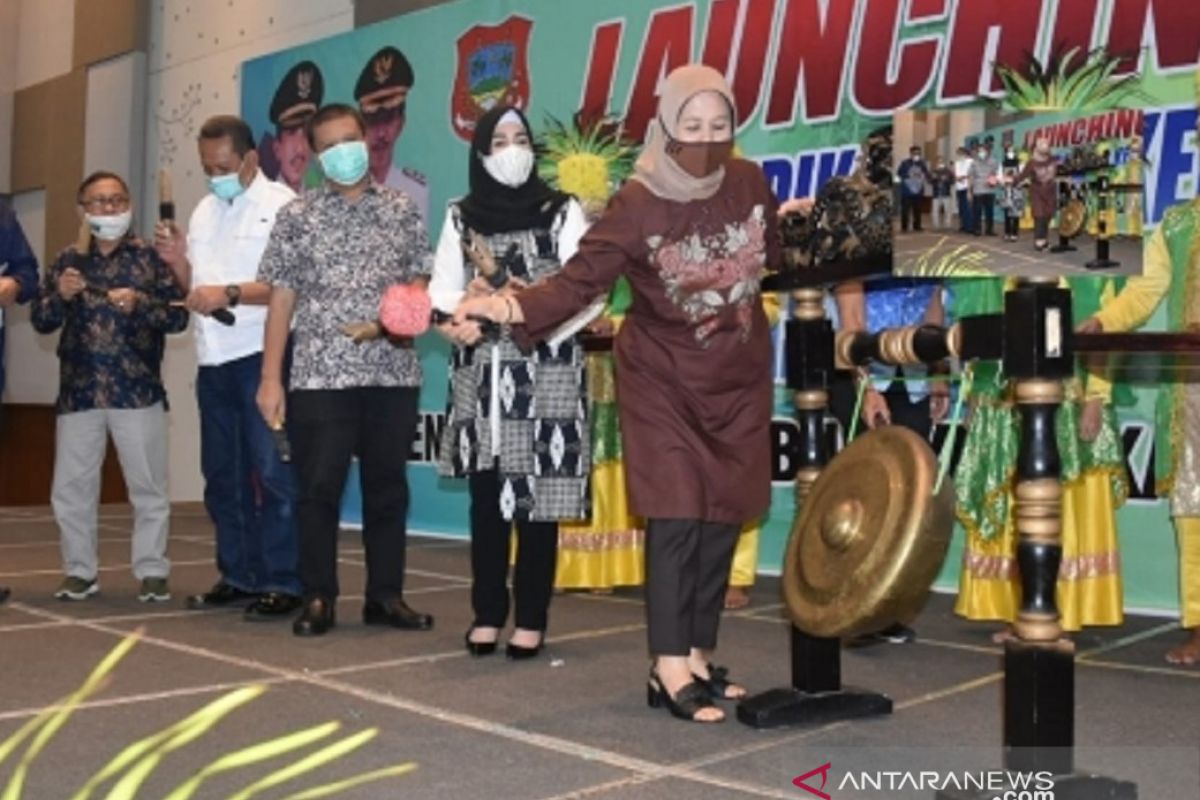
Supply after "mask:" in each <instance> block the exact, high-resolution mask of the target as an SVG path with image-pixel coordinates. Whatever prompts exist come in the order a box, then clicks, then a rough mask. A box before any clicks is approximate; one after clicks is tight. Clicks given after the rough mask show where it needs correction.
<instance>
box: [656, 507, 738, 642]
mask: <svg viewBox="0 0 1200 800" xmlns="http://www.w3.org/2000/svg"><path fill="white" fill-rule="evenodd" d="M741 529H742V528H741V526H740V525H731V524H727V523H721V522H702V521H700V520H696V519H650V520H647V521H646V623H647V628H648V631H649V637H650V654H651V655H653V656H686V655H687V654H688V652H689V651H690V650H691V649H692V648H693V647H695V648H698V649H700V650H712V649H714V648H715V647H716V646H717V628H718V626H719V625H720V622H721V609H722V608H723V607H724V605H725V589H726V588H727V585H728V583H729V569H730V567H731V566H732V565H733V550H734V547H735V546H736V545H737V538H738V534H739V533H741Z"/></svg>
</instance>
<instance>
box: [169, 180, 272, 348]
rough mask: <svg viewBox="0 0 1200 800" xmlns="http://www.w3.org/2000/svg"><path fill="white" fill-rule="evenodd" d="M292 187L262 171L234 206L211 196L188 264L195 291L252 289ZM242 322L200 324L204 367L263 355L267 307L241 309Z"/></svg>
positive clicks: (200, 214)
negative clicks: (243, 286) (247, 286)
mask: <svg viewBox="0 0 1200 800" xmlns="http://www.w3.org/2000/svg"><path fill="white" fill-rule="evenodd" d="M295 196H296V195H295V193H294V192H292V190H291V189H289V188H288V187H287V186H285V185H284V184H282V183H276V182H275V181H272V180H269V179H268V178H267V177H266V176H265V175H263V173H262V171H261V170H260V171H259V173H258V174H257V175H255V176H254V180H253V181H252V182H251V183H250V185H249V186H248V187H247V188H246V191H244V192H242V193H241V194H240V195H238V196H237V197H235V198H234V199H233V200H232V201H225V200H220V199H218V198H217V197H216V195H214V194H212V193H209V194H206V195H205V196H204V199H203V200H201V201H200V203H199V205H197V206H196V210H195V211H193V212H192V219H191V223H190V225H189V226H188V234H187V251H188V261H189V262H190V263H191V265H192V287H193V288H195V287H197V286H228V285H229V284H231V283H252V282H254V281H255V280H256V279H257V276H258V262H259V260H260V259H261V258H262V254H263V250H265V249H266V247H267V238H268V237H269V236H270V235H271V228H272V227H274V225H275V214H276V213H277V212H278V211H279V209H280V208H282V207H283V206H285V205H287V204H288V203H289V202H290V201H291V200H292V199H293V198H294V197H295ZM233 314H234V316H235V317H237V322H236V323H235V324H233V325H229V326H226V325H222V324H221V323H219V322H217V321H216V320H214V319H212V318H211V317H206V316H200V315H197V316H196V319H195V339H196V356H197V360H198V361H199V362H200V366H202V367H211V366H217V365H219V364H225V363H228V362H230V361H236V360H237V359H239V358H245V357H246V356H249V355H253V354H255V353H260V352H262V349H263V328H264V326H265V323H266V320H267V307H266V306H257V305H253V306H252V305H238V306H237V307H236V308H234V309H233Z"/></svg>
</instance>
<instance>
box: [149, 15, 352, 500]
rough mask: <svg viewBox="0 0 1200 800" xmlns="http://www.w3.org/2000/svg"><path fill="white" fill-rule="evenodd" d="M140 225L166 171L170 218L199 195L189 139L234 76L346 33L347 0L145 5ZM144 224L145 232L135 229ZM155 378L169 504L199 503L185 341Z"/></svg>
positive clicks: (231, 100)
mask: <svg viewBox="0 0 1200 800" xmlns="http://www.w3.org/2000/svg"><path fill="white" fill-rule="evenodd" d="M151 7H152V9H153V10H152V12H151V23H150V31H151V37H150V52H149V69H150V74H149V80H148V82H147V93H146V116H147V125H146V148H145V163H144V164H143V172H142V175H143V184H142V191H141V199H142V202H143V213H142V215H141V217H142V219H143V220H147V221H150V220H152V219H153V215H154V214H156V209H157V202H158V193H157V192H158V190H157V184H156V180H157V175H158V170H159V168H160V167H162V168H166V169H169V170H170V171H171V176H172V179H173V180H172V183H173V187H174V191H175V204H176V208H177V216H178V218H179V219H180V220H182V221H186V220H187V218H188V216H189V215H190V214H191V211H192V209H193V208H194V207H195V205H196V203H197V202H198V201H199V200H200V198H201V197H203V195H204V191H205V187H204V180H203V175H202V173H201V171H200V168H199V163H198V161H197V157H196V150H195V139H196V132H197V130H198V129H199V127H200V125H201V123H203V121H204V120H205V119H206V118H208V117H209V116H212V115H214V114H236V113H238V110H239V105H240V94H239V92H240V66H241V63H242V62H243V61H246V60H248V59H251V58H255V57H257V56H260V55H265V54H267V53H272V52H275V51H277V50H283V49H286V48H288V47H294V46H296V45H299V44H303V43H305V42H309V41H313V40H315V39H322V38H324V37H326V36H332V35H334V34H337V33H342V32H344V31H348V30H350V29H351V28H353V27H354V4H353V2H352V0H165V1H160V2H154V3H152V4H151ZM145 224H147V225H148V224H149V222H147V223H145ZM163 377H164V379H165V382H166V385H167V393H168V395H169V396H170V398H171V401H172V406H171V427H170V435H171V466H170V470H171V497H172V499H173V500H176V501H189V500H199V499H201V496H202V492H203V488H204V484H203V481H202V479H201V477H200V421H199V417H198V415H197V412H196V400H195V383H196V358H195V351H194V347H193V344H192V339H191V334H190V333H187V334H184V335H182V336H176V337H172V341H171V342H170V344H169V346H168V348H167V357H166V362H165V365H164V368H163Z"/></svg>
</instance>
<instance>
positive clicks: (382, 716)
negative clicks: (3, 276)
mask: <svg viewBox="0 0 1200 800" xmlns="http://www.w3.org/2000/svg"><path fill="white" fill-rule="evenodd" d="M130 521H131V518H130V515H129V512H128V509H126V508H124V507H106V508H105V509H103V511H102V518H101V523H100V554H101V561H102V573H101V583H102V591H101V593H100V594H99V595H97V596H95V597H93V598H91V599H89V600H87V601H84V602H79V603H69V602H62V601H58V600H55V599H53V598H52V596H51V595H52V592H53V591H54V589H55V588H56V587H57V585H58V582H59V580H60V578H61V575H60V562H59V553H58V546H57V534H56V528H55V525H54V522H53V520H52V519H51V517H50V516H49V512H48V510H47V509H7V510H0V585H8V586H10V587H12V589H13V596H12V598H11V599H10V600H9V601H8V603H6V604H5V605H3V606H0V669H2V670H3V678H4V679H3V680H2V681H0V742H2V741H3V740H4V739H5V738H6V737H8V736H10V735H11V734H13V733H15V732H17V731H18V730H19V729H20V728H21V726H22V725H25V724H26V723H28V722H29V721H30V720H32V719H34V718H35V717H36V715H38V714H39V713H40V712H42V711H44V710H45V709H46V708H47V707H49V706H53V705H55V704H56V703H57V702H58V701H59V700H60V699H61V698H63V697H65V696H67V695H69V694H70V693H71V692H73V691H74V690H75V689H76V688H78V687H79V686H80V685H81V684H82V682H83V681H84V679H85V678H86V676H87V675H88V674H89V672H90V671H91V670H92V669H93V668H94V667H95V666H96V665H97V664H98V663H99V662H100V661H101V660H102V659H103V658H104V657H105V655H106V654H107V653H109V652H110V651H111V650H112V648H113V647H114V646H116V645H117V644H118V643H119V642H120V641H121V640H122V639H123V638H124V637H127V636H129V635H130V634H132V633H134V632H140V634H141V639H140V640H139V642H138V643H137V645H136V646H135V647H134V648H133V650H132V651H131V652H130V653H129V654H128V655H127V656H126V657H125V659H124V660H123V661H122V662H121V663H120V664H119V665H118V666H117V668H116V669H115V671H114V672H113V673H112V675H111V677H110V679H109V680H108V681H107V682H106V683H104V684H103V685H102V686H101V687H100V689H99V691H97V692H96V693H95V694H94V695H93V696H92V697H91V698H90V699H89V700H88V701H87V702H86V703H85V704H84V705H83V706H82V707H81V708H79V709H77V710H76V711H75V712H74V713H73V714H72V715H71V716H70V718H69V719H67V720H66V723H65V724H64V725H63V726H62V728H61V729H60V730H59V732H58V733H57V734H56V735H55V736H54V737H53V738H51V739H49V741H48V742H47V743H46V744H45V747H44V749H43V750H42V751H41V753H40V754H39V755H38V756H37V758H36V759H34V760H32V762H31V763H30V764H29V765H28V770H27V773H26V775H25V787H26V788H25V791H24V794H22V795H18V796H19V797H23V798H25V800H59V799H62V798H68V797H70V796H71V794H72V792H73V791H74V790H76V789H77V788H79V786H80V785H82V784H83V783H84V782H85V781H86V780H87V779H88V778H89V776H91V775H93V774H94V773H95V772H96V771H97V770H99V769H100V767H102V766H103V765H104V764H105V763H107V762H108V761H109V760H110V759H112V758H113V757H114V756H116V755H117V754H118V753H120V752H121V751H122V749H123V748H125V747H126V746H127V745H130V744H132V743H134V742H136V741H138V740H141V739H143V738H144V737H148V736H151V735H152V734H154V733H156V732H158V731H160V730H162V729H164V728H166V727H167V726H170V725H172V724H174V723H176V722H178V721H179V720H181V719H183V718H185V717H187V716H188V715H190V714H192V713H193V712H195V711H197V710H198V709H200V708H202V707H203V706H205V705H206V704H209V703H211V702H213V701H214V700H216V699H218V698H219V697H221V696H222V695H225V694H227V693H229V692H231V691H234V690H236V689H238V688H241V687H246V686H252V685H259V686H262V687H264V688H265V693H264V694H262V695H261V696H258V697H257V698H256V699H254V700H252V701H251V702H248V703H246V704H244V705H241V706H240V707H238V708H236V710H234V711H232V712H231V713H229V714H228V715H227V716H225V717H224V718H223V719H222V720H221V721H220V722H218V723H217V724H216V725H215V726H213V727H212V728H211V729H209V730H208V731H207V732H206V733H204V734H203V735H199V736H197V737H195V738H194V739H192V740H190V741H186V742H178V744H179V746H178V747H177V748H175V749H172V748H167V749H168V751H169V752H165V753H163V754H162V757H161V759H159V760H157V761H156V762H155V764H154V765H153V766H154V768H153V769H152V770H151V771H150V772H149V773H148V777H147V779H146V781H145V784H144V787H143V789H144V793H141V794H138V795H137V797H146V798H163V797H166V796H167V795H168V794H169V793H170V791H171V790H172V789H174V788H175V787H177V786H179V785H180V784H182V783H183V782H184V781H186V780H187V779H189V778H190V777H192V776H195V775H197V774H198V773H200V771H201V770H202V768H204V767H205V765H208V764H211V763H212V762H214V761H215V760H216V759H218V758H219V757H221V756H222V755H223V754H225V753H227V752H230V751H235V750H239V749H241V748H245V747H248V746H250V745H252V744H255V743H258V742H264V741H267V740H271V739H274V738H277V737H281V736H283V735H285V734H289V733H294V732H296V731H301V730H306V729H311V728H312V727H313V726H316V725H320V724H322V723H326V722H330V721H334V722H337V723H340V729H339V730H338V731H337V732H336V733H331V734H329V735H328V736H326V737H325V738H321V739H320V741H319V742H315V743H311V744H309V745H307V746H305V747H303V748H300V749H297V750H295V751H293V752H291V753H290V754H283V755H276V756H274V757H271V758H269V759H267V760H264V761H262V762H260V763H257V764H252V765H247V766H240V767H236V768H232V769H228V770H221V771H213V772H212V774H211V775H210V774H209V773H204V777H205V780H204V781H203V784H202V789H201V791H200V792H199V793H197V794H196V795H195V797H197V798H199V797H212V798H216V797H221V798H226V797H231V796H233V795H234V793H235V792H236V791H237V790H239V789H240V788H243V787H246V786H249V785H250V784H252V783H254V782H255V781H256V780H259V779H260V778H262V777H264V776H265V775H268V774H270V773H272V772H274V771H276V770H279V769H282V768H285V767H287V766H289V765H295V764H297V762H301V761H302V759H304V758H305V757H306V756H308V755H309V754H310V753H312V752H314V751H315V750H317V749H318V748H320V747H321V746H322V745H327V744H331V743H333V742H335V741H339V740H341V739H345V738H346V737H349V736H352V735H355V734H358V733H360V732H363V731H370V730H374V731H376V735H375V736H374V737H373V738H371V739H370V740H369V741H367V742H366V743H365V744H363V745H362V746H361V747H358V748H357V749H354V750H352V751H351V752H349V753H347V754H345V755H344V756H343V757H341V758H339V759H337V760H334V761H332V762H330V763H328V764H325V765H323V766H321V767H320V768H319V769H318V770H316V771H315V772H309V773H306V774H304V775H301V776H298V777H297V778H295V779H294V780H291V781H289V782H287V783H284V784H281V785H279V786H277V787H274V788H270V789H268V790H266V791H264V792H263V793H261V794H258V793H256V794H253V795H252V796H253V797H255V798H258V797H264V798H266V797H271V798H283V797H289V796H293V794H294V793H296V792H298V791H300V790H301V789H303V788H305V787H311V786H317V785H323V784H328V783H331V782H336V781H340V780H343V779H348V778H351V777H352V776H355V775H359V774H362V773H368V772H371V771H373V770H379V769H383V768H387V767H390V766H395V765H401V764H408V763H413V764H415V765H416V768H415V769H414V770H412V771H411V772H408V773H407V774H404V775H400V776H395V777H389V778H387V779H385V780H382V781H378V782H374V783H369V784H362V785H359V786H355V787H351V788H349V789H347V790H346V791H345V792H343V793H342V794H339V795H336V796H338V797H344V798H372V799H373V800H378V799H379V798H430V800H433V799H434V798H437V799H438V800H443V799H444V800H451V799H452V798H503V799H507V798H514V799H519V800H526V799H529V800H537V799H544V800H549V799H550V798H568V797H587V798H597V799H598V800H608V798H630V799H631V800H643V799H645V800H650V799H651V798H672V800H680V799H681V798H714V799H716V800H725V798H730V799H732V798H753V797H777V798H797V797H809V798H811V797H813V796H815V795H814V794H812V793H811V792H809V791H805V790H804V789H802V788H798V787H797V786H795V785H793V779H794V778H796V777H797V776H799V775H803V774H804V773H807V772H809V771H810V770H812V769H814V768H816V767H820V766H821V765H822V764H824V763H830V764H831V765H832V767H831V770H830V772H829V780H830V784H829V785H828V786H827V787H826V789H825V791H826V793H827V794H829V795H830V796H831V797H832V798H837V800H842V798H852V797H872V798H879V797H889V798H891V797H931V793H930V792H915V793H914V792H905V791H899V792H892V793H881V792H874V791H862V792H858V791H857V790H855V789H854V788H846V784H845V780H846V778H847V776H849V775H851V774H852V773H854V772H856V771H873V772H878V771H880V770H887V769H912V770H919V769H945V770H965V769H967V768H968V767H970V768H973V769H991V768H995V767H998V766H999V765H1000V763H1001V752H1000V745H1001V727H1000V724H1001V723H1000V721H1001V713H1002V700H1001V690H1002V677H1003V674H1002V672H1001V649H1000V648H999V647H998V646H997V645H995V644H993V643H992V641H991V634H992V633H993V631H994V630H995V626H992V625H978V624H970V623H967V622H964V621H963V620H961V619H959V618H958V617H955V616H954V615H953V613H952V610H951V609H952V601H953V598H951V597H948V596H934V597H932V598H931V601H930V603H929V604H928V606H927V608H926V610H925V611H924V613H923V614H922V616H921V617H920V618H919V619H918V620H917V622H916V625H915V627H916V629H917V631H918V634H919V638H918V640H917V642H915V643H913V644H907V645H891V644H879V645H874V646H869V647H860V648H847V649H845V650H844V651H843V657H842V671H843V677H844V680H845V681H846V683H847V684H852V685H855V686H859V687H869V688H870V689H873V690H876V691H880V692H884V693H886V694H887V695H889V696H890V697H891V698H893V700H894V701H895V712H894V713H893V714H892V715H891V716H889V717H886V718H880V719H871V720H858V721H851V722H838V723H833V724H827V725H821V726H807V727H800V728H793V729H787V730H772V731H759V730H754V729H751V728H749V727H746V726H744V725H741V724H740V723H738V722H736V721H735V720H732V719H731V720H729V721H728V722H726V723H725V724H722V725H708V726H702V725H695V724H688V723H684V722H680V721H678V720H675V719H673V718H671V717H669V716H668V715H667V714H666V713H664V712H663V711H662V710H657V711H656V710H652V709H649V708H647V707H646V702H645V678H646V670H647V665H648V662H647V658H646V656H645V646H646V642H645V627H644V618H643V613H642V604H641V593H640V590H621V591H618V592H617V593H615V594H612V595H593V594H588V593H566V594H559V595H556V596H555V598H554V602H553V605H552V607H551V630H550V635H549V644H548V646H547V648H546V650H545V651H544V652H543V654H542V656H541V657H539V658H537V659H535V660H532V661H529V662H523V663H510V662H506V661H505V660H504V658H503V656H502V655H501V656H493V657H489V658H482V659H473V658H470V657H469V656H468V655H467V654H466V653H465V651H464V648H463V647H462V637H463V633H464V631H465V629H466V627H467V625H468V623H469V620H470V612H469V607H468V603H469V592H468V589H469V564H468V558H467V547H466V544H465V543H463V542H456V541H446V540H438V539H431V538H424V537H418V536H414V537H413V538H412V539H411V541H410V549H409V566H410V571H409V579H408V589H407V597H408V600H409V602H410V603H411V604H412V605H413V606H414V607H416V608H418V609H420V610H423V611H429V612H431V613H433V614H434V615H435V616H436V620H437V621H436V626H435V629H434V630H433V631H430V632H424V633H411V632H400V631H390V630H383V629H379V628H371V629H367V628H364V627H363V626H362V625H361V624H360V623H359V613H360V606H361V603H362V597H361V593H362V586H363V582H364V566H363V555H362V548H361V545H360V543H359V537H358V534H357V533H355V532H351V531H347V532H344V533H343V537H342V542H341V549H340V556H341V564H340V576H341V585H342V590H343V592H344V593H345V594H344V596H343V597H342V598H341V600H340V603H339V606H338V620H339V625H338V627H337V628H336V629H335V630H334V631H333V632H332V633H330V634H329V635H328V636H325V637H323V638H320V639H314V640H302V639H298V638H296V637H294V636H293V635H292V633H291V629H290V625H289V624H288V623H287V622H281V623H279V624H274V623H266V624H264V623H258V624H254V623H246V622H243V621H242V620H241V618H240V616H239V615H238V614H237V613H236V612H229V611H214V612H191V611H187V610H185V609H184V607H183V598H184V597H185V596H186V595H188V594H192V593H196V592H200V591H203V590H204V589H206V588H207V587H208V586H209V585H210V584H211V583H212V581H213V579H214V564H213V544H212V530H211V526H210V524H209V522H208V520H207V518H206V517H205V516H204V514H203V511H202V509H200V508H198V507H197V506H193V505H187V506H179V507H176V509H175V513H174V517H173V520H172V537H171V544H170V556H171V559H172V561H173V571H172V576H171V586H172V590H173V593H174V599H173V600H172V601H171V602H169V603H164V604H160V605H156V606H147V605H143V604H140V603H138V602H137V600H136V597H135V594H136V590H137V584H136V582H135V580H134V578H133V577H132V575H131V574H130V573H129V568H128V559H129V555H128V554H129V546H128V532H129V529H130ZM788 630H789V628H788V625H787V623H786V622H785V620H784V619H783V618H782V616H781V604H780V600H779V586H778V581H776V580H774V579H769V578H764V579H761V580H760V582H759V584H758V585H757V586H756V587H755V589H754V592H753V603H752V605H751V606H750V607H749V608H748V609H746V610H745V611H740V612H736V613H731V614H728V615H727V616H726V618H725V620H724V623H723V626H722V638H721V645H722V646H721V651H720V659H719V660H720V662H721V663H724V664H727V665H728V666H730V667H731V668H732V670H733V674H734V675H735V676H736V677H737V678H738V679H739V680H741V681H743V682H744V683H745V684H746V685H747V686H749V687H750V688H751V690H752V691H757V690H763V689H768V688H771V687H776V686H783V685H786V684H787V681H788V679H789V661H788ZM1180 639H1181V634H1180V632H1179V630H1178V627H1177V625H1176V624H1175V623H1173V622H1172V621H1171V620H1165V619H1152V618H1130V619H1128V620H1127V621H1126V623H1125V625H1124V626H1122V627H1120V628H1116V629H1103V630H1100V629H1096V630H1091V631H1087V632H1085V633H1084V634H1082V635H1080V636H1079V637H1077V640H1076V641H1077V647H1078V652H1079V659H1078V667H1077V670H1076V725H1077V730H1076V742H1077V754H1076V763H1077V765H1078V767H1079V768H1080V769H1081V770H1094V771H1099V772H1103V773H1105V774H1110V775H1114V774H1115V775H1120V776H1121V777H1124V778H1129V779H1132V780H1136V781H1137V783H1138V785H1139V787H1140V789H1141V794H1140V796H1141V797H1142V798H1147V797H1151V798H1200V749H1198V745H1200V670H1198V669H1182V668H1173V667H1170V666H1168V665H1167V664H1165V663H1164V662H1163V660H1162V654H1163V652H1164V651H1165V649H1166V648H1168V647H1169V646H1170V645H1171V644H1172V643H1175V642H1178V641H1180ZM730 710H732V709H730ZM25 752H26V750H25V746H24V745H23V746H22V747H20V748H18V749H17V751H16V752H15V753H14V754H13V755H11V756H9V758H8V759H7V760H6V761H3V762H2V763H0V790H2V789H3V787H4V786H5V784H6V783H7V782H8V780H9V779H10V776H11V775H13V774H14V772H15V770H16V766H17V763H18V762H19V760H20V759H21V757H22V754H23V753H25ZM160 752H161V751H160ZM809 783H810V785H813V786H816V785H819V782H818V783H813V782H812V781H811V780H810V782H809ZM105 791H107V787H105ZM0 794H2V791H0ZM96 796H97V797H103V796H104V793H99V794H98V795H96Z"/></svg>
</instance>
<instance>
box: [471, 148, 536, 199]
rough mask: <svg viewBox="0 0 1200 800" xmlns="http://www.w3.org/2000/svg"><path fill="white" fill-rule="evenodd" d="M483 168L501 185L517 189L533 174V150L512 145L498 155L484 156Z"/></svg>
mask: <svg viewBox="0 0 1200 800" xmlns="http://www.w3.org/2000/svg"><path fill="white" fill-rule="evenodd" d="M483 168H484V169H486V170H487V171H488V174H489V175H491V176H492V177H493V178H495V179H496V180H497V181H499V182H500V183H502V184H504V185H505V186H511V187H512V188H514V189H515V188H516V187H518V186H521V185H523V184H524V183H525V181H527V180H529V174H530V173H531V172H533V150H531V149H530V148H528V147H522V146H520V145H515V144H510V145H509V146H508V147H505V148H504V149H503V150H501V151H500V152H498V153H492V154H491V155H490V156H484V157H483Z"/></svg>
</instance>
